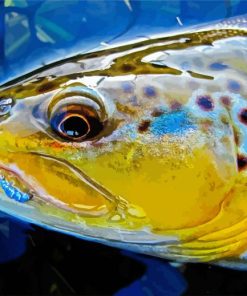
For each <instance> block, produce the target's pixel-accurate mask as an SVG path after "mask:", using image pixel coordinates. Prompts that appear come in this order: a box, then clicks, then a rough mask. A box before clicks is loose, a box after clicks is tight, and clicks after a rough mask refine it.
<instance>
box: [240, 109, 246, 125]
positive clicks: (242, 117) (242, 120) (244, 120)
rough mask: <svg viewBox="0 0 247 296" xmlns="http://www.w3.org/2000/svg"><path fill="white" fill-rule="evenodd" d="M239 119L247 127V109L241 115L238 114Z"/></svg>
mask: <svg viewBox="0 0 247 296" xmlns="http://www.w3.org/2000/svg"><path fill="white" fill-rule="evenodd" d="M238 118H239V120H240V121H241V122H242V123H243V124H246V125H247V109H246V108H244V109H242V110H241V111H240V113H239V114H238Z"/></svg>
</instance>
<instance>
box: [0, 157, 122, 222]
mask: <svg viewBox="0 0 247 296" xmlns="http://www.w3.org/2000/svg"><path fill="white" fill-rule="evenodd" d="M28 154H33V155H38V156H40V157H43V158H48V159H52V160H55V161H57V162H59V163H62V164H65V165H66V166H68V167H69V168H70V169H71V170H72V172H73V173H74V174H75V175H76V176H77V177H78V178H80V179H81V180H82V181H83V182H85V183H86V184H88V185H89V186H90V187H91V188H93V189H94V190H96V191H97V192H98V193H99V194H101V195H102V196H104V197H105V198H106V199H107V200H109V201H110V202H111V204H112V205H113V206H112V211H116V209H117V205H118V204H119V203H120V202H121V200H122V198H120V197H118V196H116V195H114V194H112V193H111V192H110V191H108V190H107V189H106V188H104V187H103V186H102V185H100V184H98V183H97V182H96V181H94V180H92V179H91V178H90V177H89V176H87V175H86V174H85V173H84V172H83V171H82V170H80V169H79V168H77V167H76V166H74V165H72V164H71V163H70V162H68V161H66V160H64V159H60V158H59V157H53V156H50V155H46V154H43V153H39V152H28ZM1 170H3V171H5V172H7V174H8V175H13V176H14V177H15V178H16V179H18V180H19V181H20V183H21V184H23V185H24V187H25V188H26V189H27V192H28V194H30V195H31V196H32V201H36V202H39V203H40V204H41V203H51V204H52V205H53V206H57V207H58V208H60V209H61V210H66V211H69V212H70V213H74V214H79V215H80V214H81V215H83V216H84V217H92V212H93V217H99V216H102V215H105V214H107V213H108V212H109V210H107V209H106V210H100V211H98V210H96V211H94V210H92V212H90V214H89V213H87V212H86V211H82V210H77V209H74V208H72V207H70V206H68V205H67V204H66V203H64V202H62V201H60V200H59V199H57V198H53V197H52V196H49V195H45V194H39V193H38V192H37V190H35V188H34V187H33V186H32V185H31V184H29V182H27V181H26V180H25V178H23V177H22V176H21V175H20V174H19V173H18V172H17V171H16V170H14V169H11V168H9V167H7V166H4V165H2V164H0V171H1ZM6 179H7V181H8V178H6ZM16 187H17V188H18V186H16ZM18 189H19V188H18ZM19 190H21V189H19ZM21 191H22V190H21Z"/></svg>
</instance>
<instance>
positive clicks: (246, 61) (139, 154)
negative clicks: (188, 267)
mask: <svg viewBox="0 0 247 296" xmlns="http://www.w3.org/2000/svg"><path fill="white" fill-rule="evenodd" d="M246 24H247V16H246V15H243V16H238V17H235V18H228V19H225V20H222V21H218V22H213V23H209V24H202V25H197V26H193V27H188V28H185V27H183V28H180V29H179V30H175V31H173V32H169V33H164V34H159V35H152V36H147V37H145V38H143V37H141V38H136V39H133V40H129V41H125V42H120V43H117V42H116V41H115V42H116V43H113V44H111V45H106V44H104V45H102V46H101V47H99V48H96V49H94V50H92V51H90V52H87V53H83V54H75V55H74V56H72V57H68V58H64V59H62V60H58V61H54V62H53V63H51V64H48V65H45V66H43V67H41V68H38V69H36V70H33V71H30V73H25V74H23V75H22V76H20V77H18V78H15V79H12V80H11V81H8V82H7V83H4V84H2V85H1V86H0V143H1V145H0V175H1V179H0V188H1V194H0V210H1V211H2V212H4V213H6V214H8V215H12V216H14V217H16V218H19V219H21V220H23V221H26V222H30V223H32V224H35V225H40V226H42V227H44V228H47V229H50V230H54V231H58V232H63V233H66V234H68V235H72V236H76V237H78V238H82V239H86V240H89V241H93V242H98V243H102V244H106V245H109V246H114V247H117V248H121V249H126V250H129V251H133V252H136V253H143V254H147V255H151V256H155V257H161V258H165V259H167V260H170V261H178V262H194V263H198V262H202V263H214V264H221V265H222V266H226V267H232V268H240V269H246V268H247V264H246V260H247V231H246V226H247V186H246V184H247V100H246V96H247V86H246V83H245V82H246V77H247V51H246V48H247V26H246Z"/></svg>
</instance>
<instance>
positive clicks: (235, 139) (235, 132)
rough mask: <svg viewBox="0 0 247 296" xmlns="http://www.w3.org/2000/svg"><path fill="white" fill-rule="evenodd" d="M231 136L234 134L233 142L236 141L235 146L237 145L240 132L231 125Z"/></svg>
mask: <svg viewBox="0 0 247 296" xmlns="http://www.w3.org/2000/svg"><path fill="white" fill-rule="evenodd" d="M233 136H234V142H235V143H236V145H237V146H239V145H240V139H241V134H240V133H239V131H238V130H237V129H236V127H234V126H233Z"/></svg>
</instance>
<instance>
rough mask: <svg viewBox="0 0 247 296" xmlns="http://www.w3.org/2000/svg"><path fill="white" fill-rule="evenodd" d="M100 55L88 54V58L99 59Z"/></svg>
mask: <svg viewBox="0 0 247 296" xmlns="http://www.w3.org/2000/svg"><path fill="white" fill-rule="evenodd" d="M97 57H98V55H97V54H96V53H89V54H87V58H97Z"/></svg>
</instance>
